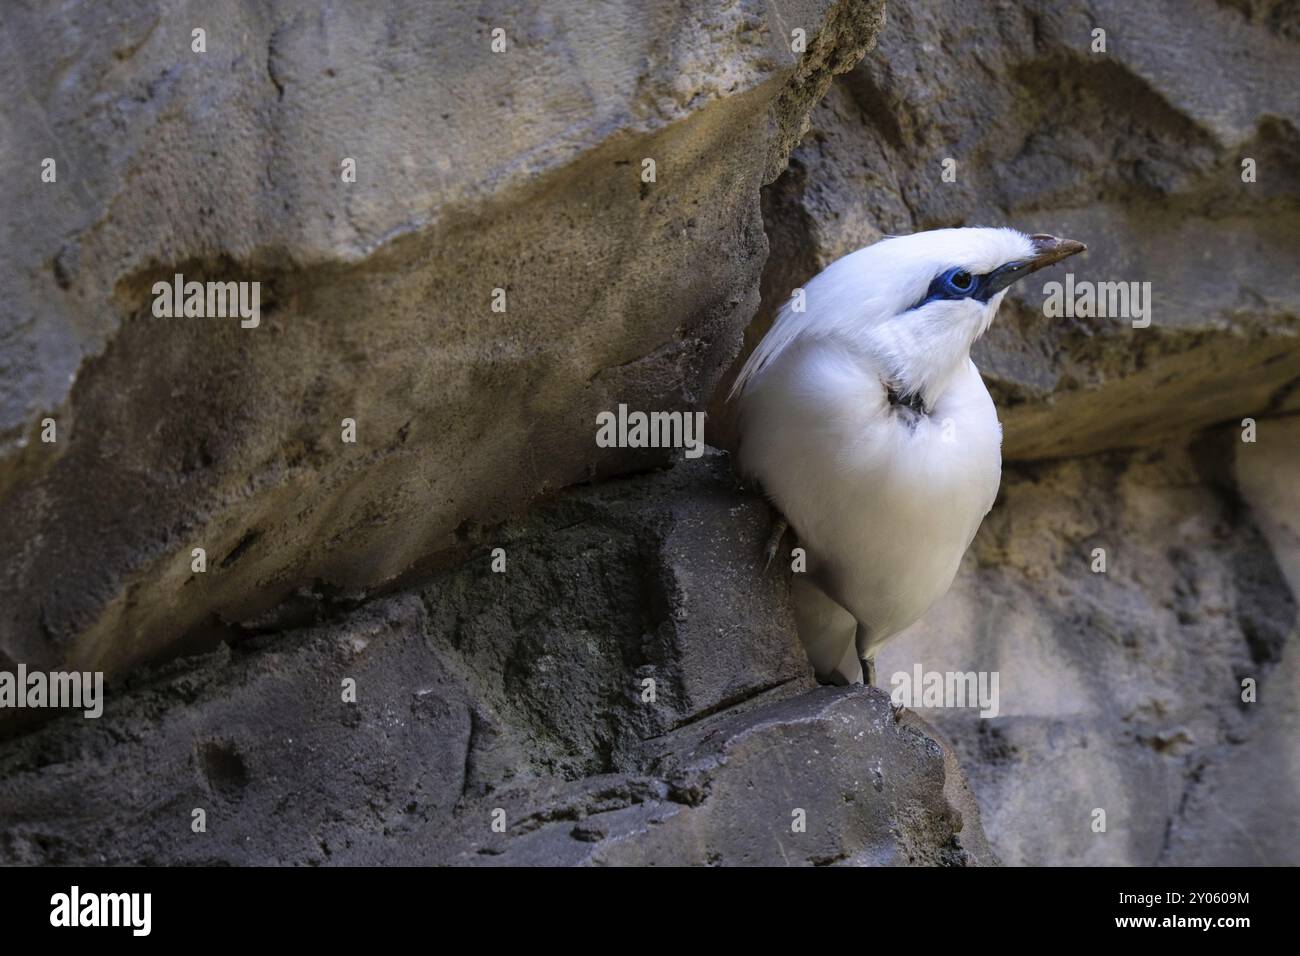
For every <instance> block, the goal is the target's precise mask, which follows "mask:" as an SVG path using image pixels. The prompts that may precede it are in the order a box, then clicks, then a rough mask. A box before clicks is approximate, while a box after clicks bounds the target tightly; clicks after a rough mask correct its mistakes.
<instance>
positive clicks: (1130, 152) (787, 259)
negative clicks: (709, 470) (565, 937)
mask: <svg viewBox="0 0 1300 956" xmlns="http://www.w3.org/2000/svg"><path fill="white" fill-rule="evenodd" d="M889 17H890V23H889V26H888V28H887V29H886V30H885V31H884V32H883V33H882V35H881V40H880V44H879V46H878V49H877V50H875V51H874V52H873V53H871V54H870V55H869V56H868V57H867V58H866V59H865V60H864V61H863V62H862V64H861V65H860V66H858V67H857V68H856V69H855V70H853V71H852V72H850V73H849V74H846V75H845V76H844V77H842V78H840V79H839V80H837V81H836V83H835V84H834V85H833V86H832V88H831V90H830V91H829V93H828V94H827V96H826V98H825V99H824V100H823V102H822V103H821V104H820V105H819V106H818V108H817V109H816V110H815V111H814V115H813V120H812V125H811V129H810V132H809V134H808V136H807V138H806V139H805V141H804V143H803V144H802V145H801V146H800V147H799V149H798V150H796V152H795V153H794V154H793V156H792V159H791V168H790V170H789V171H788V172H787V173H786V174H785V175H784V176H783V177H782V178H781V179H780V180H778V181H777V182H776V183H775V184H773V185H772V186H771V187H769V188H768V189H767V190H766V191H765V196H764V211H765V216H766V218H767V222H768V231H769V236H770V238H771V241H772V255H771V257H770V258H769V262H768V266H767V268H766V271H765V273H764V280H763V289H764V298H763V305H762V307H761V309H760V313H759V316H758V318H757V320H756V321H755V323H754V325H753V326H752V327H751V329H750V330H749V332H748V333H747V340H748V341H750V342H754V341H757V339H758V338H759V337H760V336H761V334H762V332H763V331H764V330H765V328H766V327H767V323H768V322H770V318H771V315H772V314H773V312H774V310H775V308H776V307H777V306H778V305H779V304H780V302H781V301H783V300H784V298H785V296H786V295H787V294H788V293H789V290H790V289H791V288H793V287H796V286H798V285H800V284H801V283H802V282H804V281H805V280H806V279H807V278H808V277H809V276H810V275H812V274H814V273H815V272H816V271H817V270H819V269H821V268H822V267H824V266H825V265H827V264H828V263H830V262H831V261H833V260H834V259H836V258H838V257H839V256H841V255H843V254H844V253H846V252H849V251H851V250H853V249H856V248H858V247H859V246H862V245H865V244H867V243H870V242H873V241H875V240H876V239H878V238H879V237H880V236H881V235H884V234H889V233H896V232H897V233H908V232H913V231H916V230H920V229H927V228H934V227H938V226H947V225H960V224H972V225H974V224H979V225H1000V224H1009V225H1014V226H1017V227H1019V228H1022V229H1024V230H1026V231H1031V232H1032V231H1044V232H1051V233H1055V234H1058V235H1065V236H1070V237H1073V238H1077V239H1081V240H1083V241H1085V242H1087V243H1088V246H1089V251H1088V254H1087V255H1086V256H1085V257H1081V258H1079V259H1073V260H1070V262H1069V264H1068V265H1069V269H1068V271H1071V272H1073V273H1074V274H1075V276H1076V278H1077V279H1078V280H1080V281H1083V280H1090V281H1115V280H1140V281H1145V282H1150V283H1151V290H1152V299H1153V309H1152V313H1151V325H1150V327H1149V328H1145V329H1140V328H1134V327H1133V326H1132V323H1131V322H1130V321H1127V320H1124V319H1115V318H1055V319H1049V318H1046V317H1045V316H1044V311H1043V305H1042V304H1043V301H1044V297H1045V296H1044V289H1043V283H1045V282H1048V281H1052V280H1057V281H1060V280H1061V279H1062V278H1063V277H1062V276H1061V275H1053V274H1050V273H1045V274H1044V275H1043V277H1042V279H1041V281H1039V282H1038V283H1036V284H1035V283H1028V284H1023V287H1021V288H1018V289H1014V290H1013V292H1012V293H1011V295H1010V296H1009V297H1008V300H1007V302H1006V303H1005V304H1004V305H1003V307H1002V309H1001V312H1000V314H999V317H998V320H997V322H995V324H994V326H993V328H992V329H991V331H990V332H989V334H988V335H986V336H985V337H984V339H983V340H982V341H981V342H980V343H978V345H977V347H976V350H975V356H974V357H975V360H976V363H977V364H978V365H979V366H980V368H981V370H982V371H983V373H984V375H985V379H986V380H987V381H988V383H989V386H990V390H991V391H992V392H993V395H994V398H995V400H996V402H997V403H998V406H999V412H1000V416H1001V418H1002V421H1003V424H1004V430H1005V441H1004V453H1005V457H1006V459H1007V460H1008V461H1007V465H1006V468H1005V471H1004V478H1003V491H1002V495H1001V497H1000V499H999V502H998V504H997V505H996V506H995V508H994V511H993V512H992V514H990V516H989V517H988V518H987V519H986V521H985V525H984V527H983V529H982V530H981V532H980V535H979V537H978V538H977V539H976V542H975V545H974V546H973V548H972V551H971V553H970V554H968V556H967V559H966V562H965V565H964V567H963V570H962V572H961V574H960V576H959V578H958V581H957V583H956V585H955V587H954V589H953V592H952V593H951V594H950V595H949V596H948V597H947V598H946V599H944V600H943V601H942V602H941V603H940V604H939V605H938V606H936V608H934V609H933V610H932V611H931V613H930V614H929V615H927V617H926V618H924V619H923V620H922V621H921V622H919V623H918V624H917V625H916V626H915V627H914V628H913V629H912V630H911V631H910V632H908V633H907V634H906V635H904V636H902V637H900V638H899V639H898V640H897V641H896V642H895V643H893V644H891V645H889V646H888V647H887V648H886V650H885V652H884V653H883V654H882V656H881V658H880V660H879V661H878V666H879V675H880V681H881V683H882V684H884V685H885V686H888V683H887V682H888V680H889V678H890V676H891V675H893V674H894V673H897V672H906V673H908V674H912V673H914V668H915V667H916V665H917V664H921V665H922V667H923V669H924V670H925V671H941V672H942V671H960V672H972V671H976V672H978V671H997V672H999V674H1000V697H1001V714H1000V716H998V717H997V718H994V719H991V720H990V719H981V718H979V717H978V716H976V714H975V713H974V711H966V710H963V711H951V710H940V709H933V708H932V709H923V710H922V711H921V713H922V714H923V715H924V716H925V717H926V718H927V719H928V720H929V721H930V722H931V723H933V724H934V725H935V726H936V727H937V728H938V729H939V730H940V731H941V732H942V733H943V734H945V735H946V736H947V737H948V739H950V740H951V741H952V743H953V746H954V747H955V749H956V751H957V753H958V757H959V760H960V762H961V764H962V766H963V768H964V769H965V771H966V773H967V774H968V775H970V777H971V782H972V785H973V787H974V790H975V793H976V795H977V797H978V799H979V802H980V806H981V809H982V812H983V818H984V821H985V825H986V828H987V831H988V833H989V837H990V840H991V842H992V844H993V846H994V849H995V850H996V851H997V853H998V855H999V856H1000V857H1001V858H1002V859H1003V861H1004V862H1006V863H1013V864H1022V863H1039V864H1042V863H1047V864H1062V863H1087V864H1107V865H1114V864H1133V863H1136V864H1152V863H1171V864H1173V863H1176V864H1210V863H1219V864H1236V863H1243V864H1263V863H1270V864H1291V865H1294V864H1296V863H1300V831H1298V830H1297V823H1296V821H1297V820H1300V749H1298V747H1297V743H1296V740H1297V738H1296V736H1295V728H1296V726H1297V720H1300V709H1298V708H1297V704H1296V696H1297V688H1300V680H1298V675H1297V671H1296V666H1297V664H1296V660H1297V657H1300V647H1298V646H1297V642H1298V641H1300V636H1298V634H1297V611H1296V599H1295V595H1296V594H1300V590H1298V589H1297V584H1296V574H1295V560H1296V558H1295V552H1296V532H1295V529H1296V527H1297V526H1298V525H1300V501H1297V499H1296V497H1295V492H1294V490H1293V489H1294V488H1295V487H1296V476H1297V475H1300V458H1298V457H1297V454H1298V452H1297V448H1300V442H1298V441H1297V439H1298V438H1300V432H1297V429H1296V425H1295V422H1296V419H1295V417H1294V413H1295V411H1296V410H1297V404H1296V396H1297V394H1300V389H1298V386H1300V345H1298V344H1297V332H1300V318H1298V316H1300V285H1297V281H1298V280H1297V274H1296V270H1295V268H1294V259H1295V250H1296V249H1297V247H1300V178H1298V172H1297V171H1298V167H1297V165H1296V163H1295V161H1294V156H1295V155H1296V150H1297V147H1298V146H1300V135H1298V134H1297V117H1300V84H1297V83H1296V82H1295V80H1296V74H1295V70H1294V63H1295V55H1296V41H1297V36H1298V35H1300V30H1298V29H1297V27H1298V26H1300V21H1297V20H1296V18H1295V10H1294V8H1293V7H1291V6H1290V5H1284V4H1256V5H1250V4H1212V3H1196V4H1191V5H1186V4H1183V5H1179V6H1177V7H1173V6H1165V5H1160V4H1137V5H1134V4H1130V3H1119V2H1116V3H1109V2H1103V3H1101V4H1091V5H1089V6H1087V7H1084V6H1083V5H1074V4H1064V5H1062V4H1057V3H1034V2H1026V3H1018V4H1010V5H1008V4H993V3H989V4H976V5H974V6H972V7H970V8H969V9H965V8H964V9H963V14H962V15H961V16H960V17H955V16H953V15H952V12H951V10H950V9H949V5H947V4H941V3H921V4H907V5H901V4H900V5H894V6H891V8H890V11H889ZM1094 27H1102V28H1104V29H1106V31H1107V39H1108V49H1107V53H1106V54H1105V55H1098V54H1094V53H1092V52H1091V51H1090V48H1089V44H1090V41H1091V31H1092V29H1093V28H1094ZM949 157H951V158H955V159H956V161H957V167H956V169H957V178H956V181H955V182H944V181H943V180H942V178H941V175H940V173H941V164H942V162H943V160H944V159H945V158H949ZM1246 157H1250V158H1253V159H1255V160H1256V163H1257V168H1258V179H1257V181H1256V182H1254V183H1245V182H1243V181H1242V178H1241V171H1242V170H1241V162H1242V160H1243V158H1246ZM1060 271H1062V272H1064V271H1067V270H1060ZM717 410H718V411H721V409H717ZM1246 416H1252V417H1253V418H1255V419H1257V420H1258V436H1257V441H1256V442H1255V443H1253V444H1246V443H1243V442H1242V441H1241V436H1242V428H1241V427H1240V425H1241V420H1242V419H1243V418H1244V417H1246ZM1048 459H1052V460H1048ZM1097 548H1103V549H1105V551H1106V555H1107V560H1108V567H1107V570H1106V573H1104V574H1100V573H1093V570H1092V568H1093V561H1094V558H1093V554H1094V549H1097ZM1245 678H1252V679H1254V680H1256V681H1257V682H1258V684H1259V687H1260V690H1259V700H1258V702H1256V703H1254V704H1246V703H1243V702H1242V683H1241V682H1242V680H1243V679H1245ZM1096 809H1103V810H1105V811H1106V814H1107V831H1106V832H1105V833H1096V832H1094V831H1093V829H1092V824H1093V822H1094V816H1093V814H1094V811H1095V810H1096Z"/></svg>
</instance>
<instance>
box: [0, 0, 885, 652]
mask: <svg viewBox="0 0 1300 956" xmlns="http://www.w3.org/2000/svg"><path fill="white" fill-rule="evenodd" d="M508 6H509V9H507V8H505V7H503V8H501V9H500V10H499V11H495V12H494V11H492V10H490V9H489V10H484V8H482V6H481V5H479V4H435V5H433V8H430V6H429V5H428V4H424V3H390V4H385V5H382V7H381V9H380V11H379V12H378V13H376V12H375V11H374V10H373V9H370V8H368V9H367V10H365V11H361V10H359V9H358V10H355V11H354V10H352V9H350V8H349V9H342V8H340V9H336V10H332V11H330V12H329V13H323V12H321V11H320V9H319V7H318V5H316V4H310V3H303V4H284V5H277V6H276V8H275V9H274V10H273V11H272V10H267V9H264V8H263V7H261V6H254V5H248V6H243V5H237V4H232V5H230V6H229V7H216V8H211V9H210V8H206V7H205V8H203V9H191V8H189V7H187V6H185V5H183V4H179V3H177V4H169V5H164V8H163V9H156V8H150V9H147V10H143V9H142V10H134V11H124V12H122V13H121V15H116V14H114V15H112V16H110V15H109V14H110V11H109V10H108V9H107V8H104V7H102V6H101V5H98V4H89V3H88V4H85V5H84V8H83V9H81V10H79V11H72V10H69V9H68V8H59V9H55V8H50V7H44V6H40V5H35V6H32V7H29V8H26V9H24V10H20V11H13V12H12V15H9V16H6V17H5V23H4V30H5V34H6V36H5V41H6V44H5V48H6V49H7V50H9V51H11V53H10V54H9V55H7V56H6V57H5V61H4V66H3V67H2V68H0V69H3V70H4V73H3V74H0V75H2V76H3V79H4V80H5V81H6V86H7V87H8V88H9V89H14V90H20V91H22V93H23V95H21V96H15V97H13V98H12V99H11V100H10V101H9V103H8V104H7V105H6V107H5V126H6V127H7V135H6V136H5V137H4V142H5V144H6V145H5V149H6V152H7V154H8V155H7V157H6V158H7V160H9V161H11V162H12V164H13V166H14V168H22V169H30V170H31V171H32V175H31V176H24V177H23V178H22V183H21V185H18V186H17V193H16V200H17V201H16V203H15V204H14V206H13V208H12V212H13V215H6V216H5V223H6V228H7V230H8V231H7V234H6V235H5V236H4V237H3V241H4V250H5V255H4V256H3V257H0V263H2V264H0V268H2V269H4V273H3V276H2V278H3V282H4V286H5V289H6V295H5V302H4V305H3V306H2V307H0V308H3V309H4V310H5V311H4V313H3V314H2V315H0V343H3V353H2V354H3V363H4V374H3V376H0V380H2V381H3V385H2V386H0V387H2V388H3V391H2V392H0V440H2V441H3V448H0V455H3V464H2V466H0V590H2V591H3V594H4V595H5V600H4V602H3V610H2V611H0V659H6V660H11V661H17V660H25V661H28V662H31V663H33V664H49V663H51V662H54V661H59V660H66V661H70V662H73V663H75V664H78V665H86V666H95V667H99V668H103V669H105V670H107V671H110V672H112V671H116V670H118V669H120V668H122V667H124V666H129V665H130V664H132V663H136V662H139V661H141V660H144V659H147V658H149V657H151V656H153V655H156V654H157V653H158V652H160V651H163V650H168V651H170V650H174V649H176V648H177V647H178V646H182V647H183V646H192V645H193V644H194V643H195V642H201V641H203V640H204V639H206V638H211V637H212V636H213V635H217V636H219V635H220V634H221V632H222V631H223V630H224V629H227V628H229V627H230V626H231V625H239V624H246V623H247V622H249V621H254V620H257V619H258V618H259V617H260V616H261V615H263V614H265V613H267V612H268V611H270V610H271V609H273V608H275V607H276V606H277V605H279V604H280V603H281V602H282V601H284V600H285V599H286V598H288V597H290V596H291V595H292V594H293V593H294V592H296V591H298V590H299V589H302V588H316V589H327V590H330V591H332V592H341V593H345V594H361V593H364V592H366V591H368V590H369V589H372V588H373V587H375V586H377V585H381V584H385V583H388V582H391V581H393V580H394V579H396V578H398V577H399V576H400V575H402V574H403V573H405V572H407V571H409V570H410V569H411V568H412V566H413V565H415V564H417V563H419V562H422V561H426V560H428V559H430V558H431V556H437V555H439V554H440V553H441V554H443V555H445V559H444V563H448V562H450V561H451V560H454V559H455V558H457V557H463V556H464V554H465V553H466V552H467V546H468V545H473V544H476V543H479V541H478V539H477V536H476V529H477V528H478V527H479V526H480V525H482V524H484V523H493V522H497V521H499V520H501V519H502V518H503V517H504V516H506V515H508V514H510V513H512V512H517V511H518V510H519V509H521V508H523V507H524V506H526V505H527V504H529V503H530V502H531V501H533V500H535V499H536V498H537V497H538V496H540V495H542V494H544V493H546V492H548V491H554V490H556V489H558V488H560V487H563V486H566V485H568V484H572V483H573V482H575V481H579V480H582V479H584V478H587V477H590V476H592V475H594V474H606V473H611V472H617V471H625V470H627V469H628V468H629V467H633V466H636V465H638V464H641V465H644V464H645V461H646V457H647V456H640V458H641V460H640V461H639V462H638V456H637V455H635V454H630V453H628V452H626V451H618V450H608V451H606V450H602V449H598V448H597V447H596V446H595V444H594V441H593V436H594V431H595V429H594V425H593V422H594V419H595V415H596V412H597V411H599V410H602V409H609V408H613V407H615V406H616V405H617V404H618V403H619V402H626V403H627V404H629V405H630V406H631V407H632V408H639V409H654V410H681V409H690V408H697V407H701V406H702V405H703V403H704V402H706V401H707V399H708V397H709V394H710V392H711V390H712V387H713V385H714V382H715V381H716V378H717V376H718V374H719V372H720V370H721V368H722V367H723V366H724V365H725V363H726V362H727V361H729V360H730V358H731V356H732V354H733V353H734V351H735V349H736V347H737V345H738V343H739V338H740V334H741V328H742V327H743V325H744V324H745V323H746V322H747V321H748V320H749V318H750V316H751V315H752V312H753V309H754V306H755V304H756V301H757V298H756V295H757V279H758V276H759V272H760V270H761V268H762V263H763V259H764V256H765V253H766V243H765V240H764V235H763V229H762V220H761V215H760V208H759V189H760V187H761V186H762V184H763V183H764V182H766V181H768V180H770V179H772V178H774V177H775V176H776V175H777V173H778V172H779V171H780V170H781V169H782V168H783V166H784V163H785V157H786V154H787V153H788V151H789V150H790V148H791V147H793V145H794V144H795V143H796V142H797V140H798V137H799V135H800V132H801V129H802V123H803V121H804V119H805V117H806V114H807V111H808V110H809V109H810V107H811V105H812V103H813V102H814V101H815V100H816V99H817V98H818V97H819V96H820V95H821V94H822V93H823V92H824V90H825V89H826V87H827V85H828V84H829V82H830V80H831V76H832V74H833V72H834V71H836V70H844V69H847V68H848V67H849V66H851V65H852V64H853V63H854V62H856V60H857V59H858V58H859V57H860V56H861V55H862V53H863V51H864V50H865V49H866V47H867V45H868V44H869V43H870V42H871V40H872V38H873V37H874V35H875V32H876V29H877V28H878V27H879V25H880V21H881V7H880V4H878V3H875V4H873V3H857V2H854V3H847V2H843V3H829V2H823V3H817V2H810V3H790V4H788V5H778V7H777V8H772V7H770V5H768V4H763V3H741V4H735V5H732V6H729V7H727V8H726V9H715V8H714V7H713V6H711V5H702V6H699V7H691V6H683V5H681V4H676V3H670V2H662V3H651V4H645V3H642V2H639V0H638V2H627V3H616V4H613V5H604V6H602V8H601V11H600V14H599V16H596V15H593V14H592V13H591V11H590V10H589V8H587V6H586V5H584V4H582V3H560V4H556V3H528V4H523V5H522V6H520V5H518V4H511V5H508ZM498 17H499V19H500V22H501V28H502V29H504V30H505V31H506V34H505V38H506V44H507V45H506V49H505V51H504V52H502V53H494V52H492V48H491V41H492V30H493V28H494V24H495V22H496V18H498ZM69 23H75V24H77V27H76V29H75V30H74V29H72V28H71V27H68V26H67V24H69ZM778 24H779V26H778ZM195 27H202V28H205V29H206V30H207V38H206V44H207V52H206V53H202V54H198V53H192V52H191V30H192V29H193V28H195ZM796 27H798V28H801V29H803V30H804V31H805V33H806V36H807V38H808V48H807V51H806V52H805V53H803V54H802V55H799V56H796V55H795V53H793V52H792V51H791V46H790V42H791V38H790V35H789V31H790V30H792V29H794V28H796ZM53 35H57V36H59V37H60V38H61V39H60V47H59V52H60V55H59V56H57V57H55V56H51V55H50V54H49V44H48V43H47V42H45V40H44V38H46V37H49V36H53ZM47 156H48V157H52V158H54V159H55V160H56V161H57V163H58V165H57V167H56V169H57V171H58V179H57V181H56V182H55V183H42V182H40V180H39V172H40V162H41V159H42V158H43V157H47ZM346 158H351V159H354V160H355V161H356V170H357V174H356V182H355V183H345V182H343V181H342V179H341V163H342V161H343V160H344V159H346ZM647 158H648V159H653V160H654V161H655V164H656V167H655V170H656V176H655V181H654V182H644V181H643V179H642V171H643V160H644V159H647ZM178 272H179V273H182V274H183V275H184V276H185V277H186V279H187V280H198V281H207V280H214V281H215V280H221V281H249V282H251V281H259V282H261V283H262V286H261V290H262V296H261V305H262V311H263V314H262V317H261V323H260V325H259V326H258V327H257V328H256V329H244V328H241V327H240V326H239V323H238V322H237V321H235V320H220V319H164V318H155V317H154V315H153V313H152V308H151V306H152V301H153V300H152V295H151V289H152V286H153V283H154V282H155V281H157V280H160V279H166V280H170V279H171V277H172V276H173V275H174V274H176V273H178ZM497 289H501V290H504V296H505V297H504V304H505V311H504V312H498V311H494V310H493V308H492V306H493V302H494V290H497ZM496 301H498V302H500V301H501V300H500V299H499V298H498V299H496ZM46 416H49V417H53V418H55V419H56V421H57V424H58V428H59V432H58V434H59V440H58V441H57V442H56V443H55V444H53V445H50V444H45V443H42V442H41V441H40V440H39V437H38V436H39V433H40V423H41V421H42V419H43V418H45V417H46ZM345 418H350V419H353V420H355V422H356V429H357V441H356V443H355V444H344V443H343V442H341V441H340V435H341V423H342V420H343V419H345ZM649 458H650V460H655V459H657V460H660V461H663V460H666V453H659V454H657V455H654V456H649ZM194 547H203V548H205V549H206V552H207V554H208V555H209V556H210V559H211V560H212V562H213V564H214V565H216V566H217V567H219V568H220V572H221V573H220V574H213V575H209V576H208V577H207V578H206V579H203V580H202V581H201V582H197V583H195V582H193V581H192V578H191V574H190V563H191V557H190V555H191V549H192V548H194Z"/></svg>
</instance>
